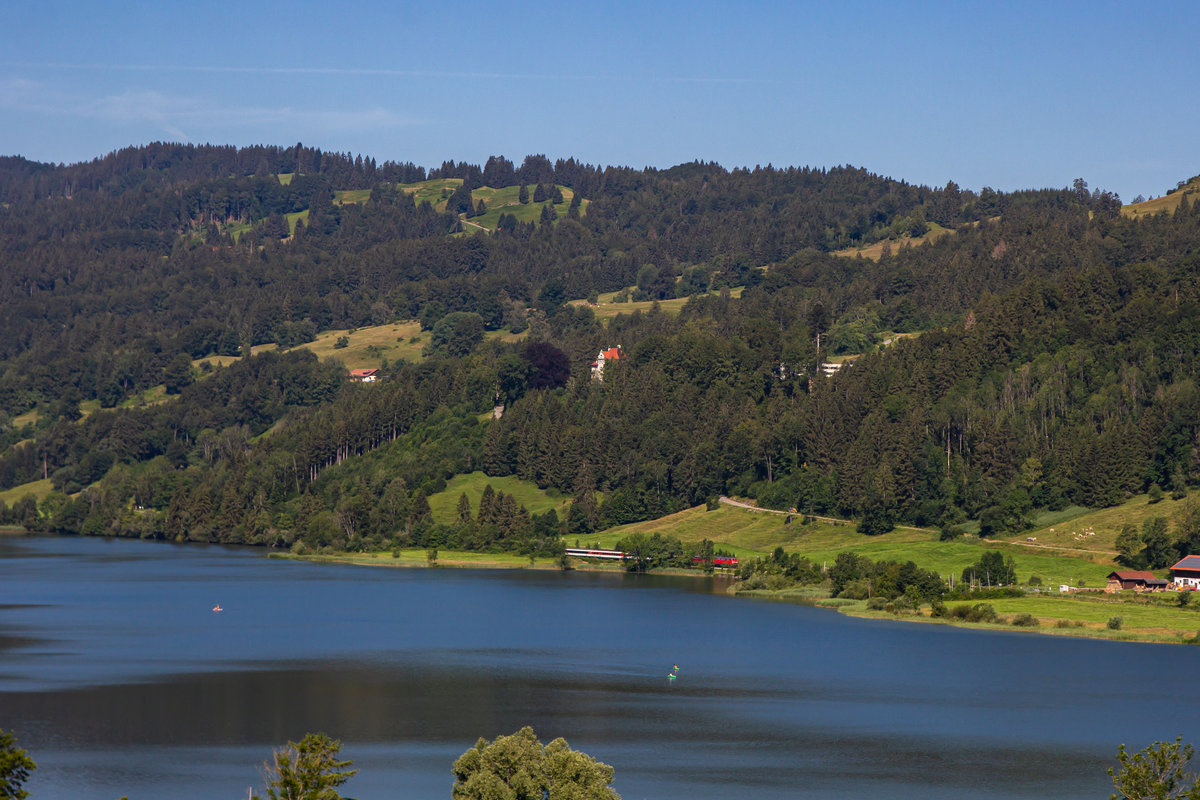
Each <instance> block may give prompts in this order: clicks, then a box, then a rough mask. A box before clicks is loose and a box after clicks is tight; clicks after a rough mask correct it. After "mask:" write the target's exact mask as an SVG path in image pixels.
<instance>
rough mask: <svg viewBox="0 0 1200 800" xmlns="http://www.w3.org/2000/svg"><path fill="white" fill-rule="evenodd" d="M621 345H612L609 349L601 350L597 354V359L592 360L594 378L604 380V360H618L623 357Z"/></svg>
mask: <svg viewBox="0 0 1200 800" xmlns="http://www.w3.org/2000/svg"><path fill="white" fill-rule="evenodd" d="M621 356H622V353H621V345H617V346H616V347H610V348H608V349H607V350H601V351H600V354H599V355H598V356H596V360H595V361H593V362H592V380H595V381H602V380H604V362H606V361H617V360H619V359H620V358H621Z"/></svg>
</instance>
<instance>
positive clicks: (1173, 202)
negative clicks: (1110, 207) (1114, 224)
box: [1121, 175, 1200, 218]
mask: <svg viewBox="0 0 1200 800" xmlns="http://www.w3.org/2000/svg"><path fill="white" fill-rule="evenodd" d="M1184 195H1190V196H1189V197H1188V202H1189V203H1195V202H1196V200H1197V199H1198V198H1197V195H1200V175H1197V176H1196V177H1195V178H1192V179H1191V180H1190V181H1188V182H1187V184H1186V185H1185V186H1183V188H1181V189H1176V190H1175V191H1173V192H1171V193H1170V194H1168V195H1163V196H1162V197H1156V198H1154V199H1153V200H1147V201H1145V202H1143V203H1130V204H1129V205H1126V206H1122V207H1121V213H1122V214H1124V215H1125V216H1127V217H1134V218H1137V217H1147V216H1150V215H1152V214H1158V213H1160V212H1163V211H1165V212H1167V213H1174V212H1175V209H1177V208H1179V201H1180V200H1182V199H1183V197H1184Z"/></svg>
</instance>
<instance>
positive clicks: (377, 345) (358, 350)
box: [296, 321, 429, 369]
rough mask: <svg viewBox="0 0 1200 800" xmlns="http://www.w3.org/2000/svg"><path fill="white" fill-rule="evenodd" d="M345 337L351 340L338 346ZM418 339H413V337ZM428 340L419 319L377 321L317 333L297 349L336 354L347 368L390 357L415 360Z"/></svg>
mask: <svg viewBox="0 0 1200 800" xmlns="http://www.w3.org/2000/svg"><path fill="white" fill-rule="evenodd" d="M343 336H344V337H346V339H347V340H348V344H347V345H346V346H345V347H337V342H338V339H340V338H342V337H343ZM414 338H415V339H416V340H417V341H415V342H414V341H413V339H414ZM428 341H429V333H428V332H424V333H422V332H421V325H420V323H418V322H415V321H410V322H395V323H391V324H388V325H374V326H371V327H369V328H357V329H354V330H346V329H342V330H331V331H324V332H322V333H320V334H318V335H317V338H316V339H315V340H314V341H311V342H308V343H306V344H302V345H299V346H298V347H297V348H296V349H304V350H311V351H312V352H313V353H315V354H316V356H317V358H319V359H321V360H326V359H329V358H337V359H339V360H340V361H341V362H342V363H343V364H345V365H346V368H347V369H365V368H367V367H379V366H381V365H382V364H383V359H385V358H386V359H387V360H388V361H398V360H400V359H404V360H406V361H416V360H419V359H420V358H421V349H422V348H423V347H424V346H425V344H427V343H428Z"/></svg>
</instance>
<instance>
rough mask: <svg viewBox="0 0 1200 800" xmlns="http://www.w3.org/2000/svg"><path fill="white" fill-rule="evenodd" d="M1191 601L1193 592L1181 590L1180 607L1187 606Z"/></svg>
mask: <svg viewBox="0 0 1200 800" xmlns="http://www.w3.org/2000/svg"><path fill="white" fill-rule="evenodd" d="M1191 602H1192V593H1191V592H1180V593H1179V607H1180V608H1187V607H1188V604H1189V603H1191Z"/></svg>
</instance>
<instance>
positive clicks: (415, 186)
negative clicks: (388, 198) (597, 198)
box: [400, 178, 588, 231]
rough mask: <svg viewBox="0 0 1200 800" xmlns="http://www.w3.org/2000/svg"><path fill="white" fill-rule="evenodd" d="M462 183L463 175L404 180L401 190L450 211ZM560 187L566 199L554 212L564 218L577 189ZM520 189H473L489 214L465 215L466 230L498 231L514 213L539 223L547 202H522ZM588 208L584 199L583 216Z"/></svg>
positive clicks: (581, 214)
mask: <svg viewBox="0 0 1200 800" xmlns="http://www.w3.org/2000/svg"><path fill="white" fill-rule="evenodd" d="M461 185H462V179H461V178H441V179H438V180H432V181H421V182H420V183H402V184H400V189H401V190H403V191H405V192H407V193H408V194H410V195H412V196H413V197H414V199H415V200H416V202H418V203H423V202H428V203H429V204H430V205H432V206H433V207H434V209H435V210H436V211H439V212H441V211H445V210H446V201H447V200H448V199H449V197H450V195H451V194H452V193H453V192H454V190H455V189H457V188H458V187H459V186H461ZM558 188H559V191H561V192H562V196H563V201H562V202H561V203H555V204H554V211H555V213H557V214H558V219H563V218H565V217H566V216H567V210H568V209H569V208H570V207H571V199H572V198H574V197H575V192H574V191H573V190H571V189H568V188H567V187H566V186H559V187H558ZM520 192H521V187H519V186H507V187H505V188H503V189H493V188H492V187H490V186H481V187H479V188H478V189H474V190H472V192H471V196H472V197H473V198H474V199H475V202H479V201H480V200H483V202H484V203H485V204H486V205H487V209H488V210H487V213H486V214H483V215H481V216H478V217H472V218H471V219H466V218H465V217H464V218H463V230H464V231H471V230H486V231H494V230H495V229H496V225H497V224H498V223H499V221H500V215H501V214H511V215H512V216H514V217H516V218H517V221H518V222H538V221H539V220H540V219H541V217H542V206H543V205H544V204H543V203H534V202H532V201H531V202H529V203H526V204H524V205H522V204H521V202H520V200H519V195H520ZM531 194H532V190H531ZM587 207H588V201H587V200H583V201H581V207H580V209H579V213H580V216H583V215H585V214H586V213H587ZM461 216H462V215H460V217H461Z"/></svg>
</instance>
